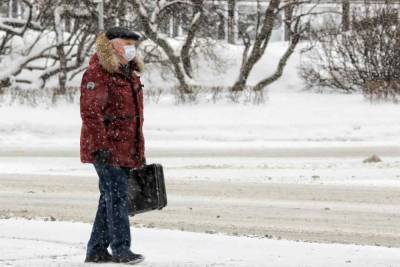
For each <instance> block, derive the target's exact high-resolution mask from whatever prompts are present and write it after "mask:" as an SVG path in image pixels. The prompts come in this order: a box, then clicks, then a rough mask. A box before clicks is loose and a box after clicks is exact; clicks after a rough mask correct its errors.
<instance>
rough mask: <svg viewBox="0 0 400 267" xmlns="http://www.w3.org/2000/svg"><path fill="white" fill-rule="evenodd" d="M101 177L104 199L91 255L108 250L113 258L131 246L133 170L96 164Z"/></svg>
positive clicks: (92, 236)
mask: <svg viewBox="0 0 400 267" xmlns="http://www.w3.org/2000/svg"><path fill="white" fill-rule="evenodd" d="M93 165H94V167H95V169H96V172H97V174H98V176H99V190H100V199H99V204H98V207H97V213H96V217H95V220H94V224H93V228H92V232H91V236H90V239H89V242H88V244H87V252H86V253H87V255H95V254H96V253H99V252H102V251H104V250H107V248H108V246H110V247H111V250H112V254H113V255H114V256H115V255H119V254H123V253H124V252H127V251H128V250H129V249H130V246H131V233H130V228H129V216H128V175H129V170H130V169H129V168H126V167H114V166H109V165H98V164H93Z"/></svg>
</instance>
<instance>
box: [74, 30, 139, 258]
mask: <svg viewBox="0 0 400 267" xmlns="http://www.w3.org/2000/svg"><path fill="white" fill-rule="evenodd" d="M139 40H140V36H139V35H138V34H136V33H135V32H132V31H130V30H129V29H127V28H124V27H113V28H110V29H109V30H107V31H106V32H104V33H101V34H100V35H99V36H98V37H97V39H96V53H95V54H94V55H93V56H92V57H91V59H90V63H89V68H88V69H87V70H86V72H85V73H84V74H83V77H82V83H81V96H80V111H81V118H82V129H81V138H80V158H81V162H82V163H92V164H93V165H94V167H95V170H96V172H97V174H98V176H99V190H100V199H99V203H98V209H97V213H96V217H95V221H94V224H93V229H92V232H91V236H90V240H89V242H88V245H87V252H86V259H85V262H109V261H112V262H125V263H131V264H132V263H138V262H141V261H143V260H144V257H143V256H142V255H140V254H135V253H133V252H132V251H131V250H130V245H131V235H130V228H129V217H128V202H127V201H128V176H129V173H130V172H134V171H136V169H137V168H140V167H142V166H143V165H144V164H145V163H146V159H145V156H144V137H143V131H142V129H143V91H142V84H141V81H140V73H141V72H142V70H143V61H142V60H141V59H139V57H138V56H137V55H136V45H137V42H138V41H139ZM108 246H110V247H111V250H112V256H111V255H110V254H109V253H108V250H107V248H108Z"/></svg>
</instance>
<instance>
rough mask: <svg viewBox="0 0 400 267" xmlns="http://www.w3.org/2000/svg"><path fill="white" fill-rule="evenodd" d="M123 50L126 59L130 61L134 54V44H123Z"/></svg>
mask: <svg viewBox="0 0 400 267" xmlns="http://www.w3.org/2000/svg"><path fill="white" fill-rule="evenodd" d="M124 51H125V54H124V57H125V59H126V60H127V61H131V60H132V59H133V58H134V57H135V56H136V46H134V45H127V46H124Z"/></svg>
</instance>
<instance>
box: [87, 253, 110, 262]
mask: <svg viewBox="0 0 400 267" xmlns="http://www.w3.org/2000/svg"><path fill="white" fill-rule="evenodd" d="M112 258H113V257H112V256H111V254H110V253H108V251H107V250H106V251H103V252H98V253H96V254H94V255H86V259H85V262H111V261H112Z"/></svg>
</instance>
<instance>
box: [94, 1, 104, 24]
mask: <svg viewBox="0 0 400 267" xmlns="http://www.w3.org/2000/svg"><path fill="white" fill-rule="evenodd" d="M93 2H94V3H95V4H97V17H98V20H99V21H98V26H99V32H102V31H104V2H103V0H93Z"/></svg>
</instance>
